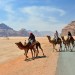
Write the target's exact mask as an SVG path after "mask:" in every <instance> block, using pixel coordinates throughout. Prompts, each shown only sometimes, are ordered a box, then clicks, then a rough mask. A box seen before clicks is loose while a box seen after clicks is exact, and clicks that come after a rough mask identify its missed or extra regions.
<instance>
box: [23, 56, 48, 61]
mask: <svg viewBox="0 0 75 75" xmlns="http://www.w3.org/2000/svg"><path fill="white" fill-rule="evenodd" d="M46 57H47V56H37V57H35V58H28V59H26V60H24V61H27V62H28V61H32V60H35V59H40V58H46Z"/></svg>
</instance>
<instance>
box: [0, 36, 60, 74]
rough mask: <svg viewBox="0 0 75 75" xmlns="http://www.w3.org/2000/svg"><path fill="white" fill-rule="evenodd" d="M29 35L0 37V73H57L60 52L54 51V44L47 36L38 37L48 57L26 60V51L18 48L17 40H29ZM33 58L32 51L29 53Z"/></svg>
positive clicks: (40, 54)
mask: <svg viewBox="0 0 75 75" xmlns="http://www.w3.org/2000/svg"><path fill="white" fill-rule="evenodd" d="M27 38H28V37H9V39H8V38H6V37H1V38H0V75H55V73H56V67H57V61H58V55H59V54H58V52H56V51H55V52H53V49H52V45H51V44H50V43H49V42H48V39H47V38H46V37H37V38H36V39H37V40H38V41H39V42H40V43H41V46H42V48H43V50H44V53H45V55H46V57H42V52H41V50H39V51H40V53H39V56H40V57H39V58H36V59H35V60H30V61H25V56H24V51H23V50H20V49H18V47H17V46H16V45H15V42H19V41H21V42H22V43H24V40H27ZM28 56H29V58H31V53H30V52H29V53H28Z"/></svg>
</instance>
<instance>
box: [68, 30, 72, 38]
mask: <svg viewBox="0 0 75 75" xmlns="http://www.w3.org/2000/svg"><path fill="white" fill-rule="evenodd" d="M70 38H72V34H71V32H70V31H68V39H70Z"/></svg>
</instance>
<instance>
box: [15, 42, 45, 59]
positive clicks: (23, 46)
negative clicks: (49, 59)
mask: <svg viewBox="0 0 75 75" xmlns="http://www.w3.org/2000/svg"><path fill="white" fill-rule="evenodd" d="M15 44H16V45H17V46H18V47H19V48H20V49H22V50H24V51H25V53H24V55H25V56H26V59H25V60H27V58H28V56H27V53H28V50H29V49H30V50H31V53H32V58H33V52H34V57H35V54H36V56H38V53H39V50H38V48H40V49H41V51H42V53H43V56H44V52H43V49H42V47H41V44H40V43H39V42H38V41H37V42H36V43H34V44H32V45H30V46H26V45H23V44H22V43H21V42H19V43H15ZM25 44H26V43H25Z"/></svg>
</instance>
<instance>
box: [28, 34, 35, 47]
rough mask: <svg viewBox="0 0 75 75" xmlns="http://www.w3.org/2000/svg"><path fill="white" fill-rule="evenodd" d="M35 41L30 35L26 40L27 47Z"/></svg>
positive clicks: (32, 35)
mask: <svg viewBox="0 0 75 75" xmlns="http://www.w3.org/2000/svg"><path fill="white" fill-rule="evenodd" d="M35 41H36V40H35V36H34V34H33V33H30V35H29V38H28V44H27V45H28V46H30V45H31V44H32V43H34V42H35Z"/></svg>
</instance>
